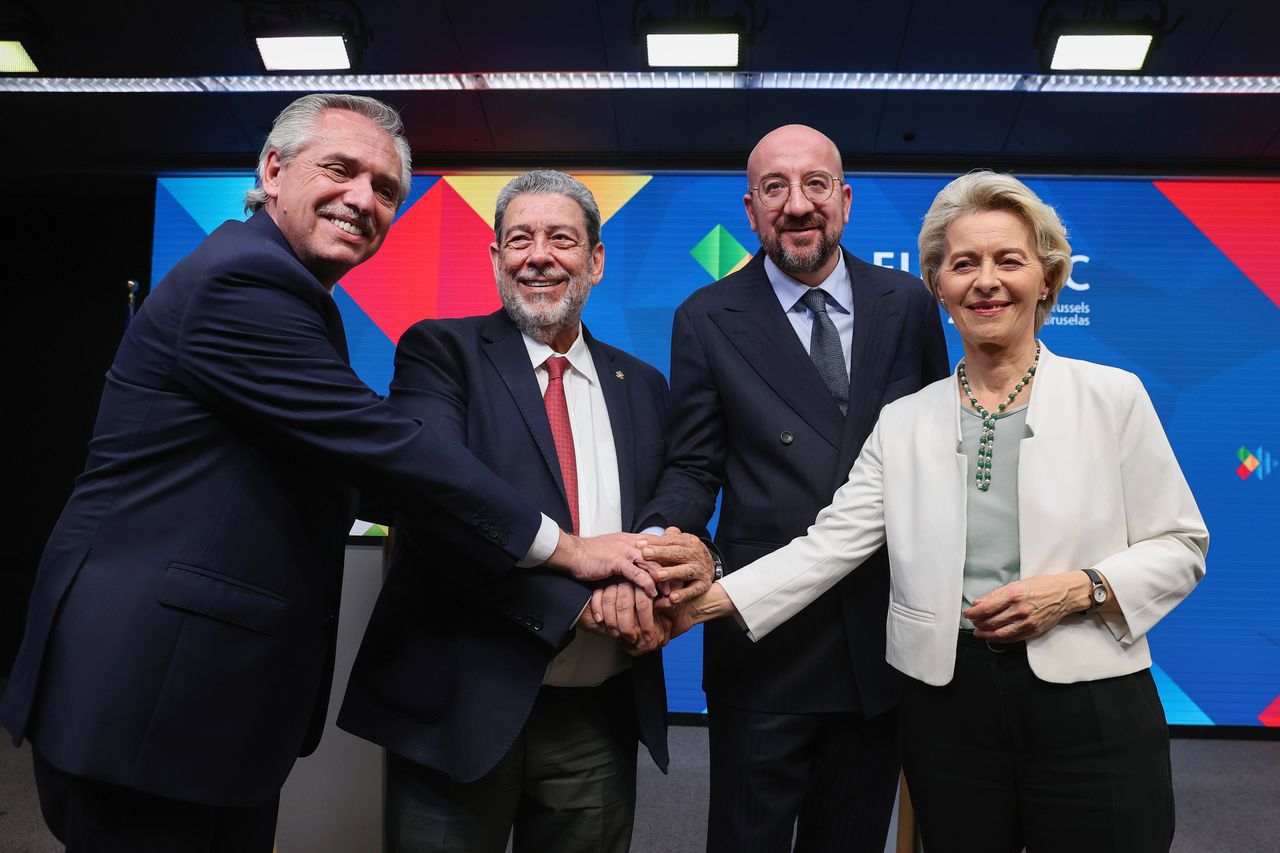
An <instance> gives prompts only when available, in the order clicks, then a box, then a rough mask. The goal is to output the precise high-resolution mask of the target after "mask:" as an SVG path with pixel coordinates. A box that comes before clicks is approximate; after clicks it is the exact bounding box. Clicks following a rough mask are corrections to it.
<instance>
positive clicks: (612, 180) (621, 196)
mask: <svg viewBox="0 0 1280 853" xmlns="http://www.w3.org/2000/svg"><path fill="white" fill-rule="evenodd" d="M574 177H575V178H577V179H578V180H580V181H582V183H584V184H586V187H587V189H589V190H591V194H592V195H593V196H595V197H596V204H597V205H599V207H600V224H601V225H603V224H604V223H606V222H608V221H609V218H610V217H611V216H613V215H614V214H615V213H617V212H618V211H619V210H622V208H623V206H624V205H625V204H626V203H627V202H629V201H631V199H632V197H633V196H635V194H636V193H638V192H640V190H641V188H642V187H644V185H645V184H647V183H649V181H651V180H653V175H574ZM494 201H497V196H496V195H495V196H494Z"/></svg>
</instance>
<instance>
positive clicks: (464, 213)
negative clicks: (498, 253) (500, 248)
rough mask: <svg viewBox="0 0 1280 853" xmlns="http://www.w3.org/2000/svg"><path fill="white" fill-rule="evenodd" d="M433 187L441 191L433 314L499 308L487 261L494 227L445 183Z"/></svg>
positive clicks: (463, 314) (462, 314)
mask: <svg viewBox="0 0 1280 853" xmlns="http://www.w3.org/2000/svg"><path fill="white" fill-rule="evenodd" d="M433 189H438V190H439V191H440V216H441V234H440V240H439V244H438V245H437V246H436V247H435V249H434V251H435V252H436V253H437V254H438V256H439V258H440V286H439V290H438V291H437V293H436V315H435V316H437V317H469V316H471V315H472V314H490V313H492V312H494V311H496V310H498V309H499V308H500V307H502V300H500V299H499V298H498V288H497V286H496V285H495V284H494V283H493V265H492V263H490V261H489V244H490V243H492V242H493V229H492V228H490V227H489V223H487V222H485V221H484V220H483V219H482V218H480V215H479V214H477V213H476V212H475V210H474V209H473V208H472V207H471V205H470V204H468V203H467V201H466V200H465V199H464V198H463V197H462V196H460V195H458V191H457V190H455V189H454V188H453V187H451V186H449V184H448V183H447V182H445V181H440V182H439V183H437V184H436V186H435V187H434V188H433Z"/></svg>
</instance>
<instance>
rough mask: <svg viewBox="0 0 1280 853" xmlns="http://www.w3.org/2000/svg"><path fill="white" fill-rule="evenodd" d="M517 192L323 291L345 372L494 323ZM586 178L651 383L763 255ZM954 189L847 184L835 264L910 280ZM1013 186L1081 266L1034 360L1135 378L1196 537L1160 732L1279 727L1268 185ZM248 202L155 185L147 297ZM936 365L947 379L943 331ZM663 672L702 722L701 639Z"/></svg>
mask: <svg viewBox="0 0 1280 853" xmlns="http://www.w3.org/2000/svg"><path fill="white" fill-rule="evenodd" d="M510 177H511V176H510V175H479V174H448V175H419V176H417V177H415V178H414V183H413V191H412V194H411V196H410V198H409V201H408V203H407V204H406V205H405V206H404V208H403V209H402V210H401V212H400V214H399V216H398V218H397V220H396V222H395V225H394V226H393V227H392V229H391V233H390V235H389V236H388V237H387V241H386V243H385V244H384V246H383V248H382V250H381V251H380V252H379V253H378V255H377V256H375V257H374V258H373V259H372V260H370V261H369V262H367V263H365V264H364V265H363V266H361V267H359V268H357V269H355V270H354V271H352V272H351V274H350V275H348V276H347V277H346V278H345V279H343V281H342V282H341V283H340V285H339V286H338V287H337V288H336V289H335V297H336V299H337V301H338V303H339V305H340V307H341V309H342V315H343V319H344V321H345V324H346V328H347V336H348V338H349V342H350V350H351V356H352V363H353V365H354V366H355V368H356V370H357V371H358V372H359V373H360V375H361V376H362V377H363V378H364V379H365V381H366V382H368V383H369V385H370V386H372V387H373V388H374V389H375V390H377V391H378V392H379V393H386V389H387V385H388V383H389V382H390V379H391V372H392V354H393V352H394V348H395V342H396V341H397V340H398V339H399V337H400V334H401V333H402V332H403V331H404V330H405V329H406V328H408V327H409V326H410V325H411V324H413V323H414V322H416V321H417V320H419V319H422V318H424V317H454V316H463V315H468V314H480V313H488V312H490V311H493V310H495V309H497V308H498V307H499V304H500V303H499V301H498V297H497V294H496V291H495V288H494V283H493V275H492V272H491V269H490V266H489V255H488V245H489V243H490V241H491V240H492V239H493V233H492V230H491V229H492V219H493V206H494V200H495V199H496V197H497V193H498V190H499V189H500V188H501V186H502V185H503V184H504V183H506V181H507V180H508V179H509V178H510ZM579 177H580V178H581V179H582V180H583V181H584V182H585V183H586V184H587V185H588V186H590V187H591V189H592V191H593V192H594V193H595V196H596V198H597V200H598V202H599V204H600V208H601V212H602V214H603V217H604V222H605V224H604V229H603V238H602V239H603V242H604V244H605V248H606V253H607V254H606V262H605V275H604V280H603V282H602V283H601V285H600V286H599V287H597V288H596V289H595V290H594V291H593V293H592V295H591V298H590V302H589V303H588V305H587V309H586V314H585V320H586V323H587V325H588V326H589V327H590V329H591V331H592V333H593V334H594V335H595V336H596V337H598V338H600V339H601V340H604V341H607V342H609V343H611V344H614V345H615V346H618V347H621V348H623V349H626V350H628V351H630V352H632V353H634V354H635V355H637V356H639V357H641V358H643V359H645V360H647V361H649V362H651V363H652V364H654V365H656V366H657V367H659V368H660V369H661V370H663V371H664V372H665V371H667V369H668V365H669V352H668V345H669V336H670V329H671V317H672V314H673V313H674V311H675V309H676V307H677V306H678V305H679V304H680V302H681V301H682V300H683V299H684V298H685V297H686V296H687V295H688V294H689V293H691V292H692V291H693V290H695V289H697V288H699V287H702V286H703V285H706V284H709V283H710V282H712V281H715V280H716V279H718V278H720V277H722V276H724V275H725V274H727V273H729V272H731V271H732V270H734V269H737V268H738V267H740V266H741V265H743V264H744V263H745V262H746V261H747V260H748V259H749V258H750V257H751V255H752V253H754V252H755V251H756V249H757V248H758V243H757V242H756V240H755V235H754V234H752V232H751V230H750V229H749V228H748V226H747V221H746V217H745V215H744V213H743V209H742V193H743V189H744V185H745V179H744V177H743V176H742V175H725V174H709V173H662V174H583V175H579ZM947 179H948V178H947V177H946V176H940V175H939V176H871V175H851V176H849V183H850V185H851V186H852V188H853V211H852V214H851V221H850V223H849V225H848V226H847V228H846V230H845V235H844V245H845V247H846V248H848V249H849V250H850V251H852V252H853V253H854V254H856V255H858V256H859V257H861V258H863V259H864V260H867V261H869V262H873V263H877V264H882V265H885V266H892V267H897V268H901V269H905V270H909V271H910V272H912V273H917V274H918V272H919V265H918V263H917V258H916V251H915V245H916V232H917V230H918V227H919V223H920V219H921V217H922V216H923V214H924V212H925V210H926V209H927V207H928V205H929V202H930V201H931V200H932V198H933V196H934V194H935V193H936V192H937V190H938V189H939V188H941V186H942V185H943V184H944V183H945V182H946V180H947ZM1028 183H1030V185H1031V186H1032V187H1033V188H1034V189H1035V190H1036V192H1038V193H1039V194H1040V195H1041V197H1043V198H1044V199H1045V200H1046V201H1048V202H1049V203H1051V204H1053V205H1054V206H1055V207H1057V209H1058V211H1059V212H1060V213H1061V215H1062V217H1063V219H1064V220H1065V222H1066V223H1067V226H1068V228H1069V229H1070V232H1071V242H1072V246H1073V249H1074V252H1075V271H1074V273H1073V276H1072V280H1071V282H1070V283H1069V284H1068V285H1067V287H1066V288H1065V289H1064V291H1063V294H1062V297H1061V300H1060V301H1059V304H1058V307H1057V308H1056V310H1055V311H1054V313H1053V315H1052V316H1051V317H1050V319H1049V323H1048V324H1047V325H1046V326H1045V328H1044V331H1043V334H1042V337H1043V339H1044V340H1045V342H1046V343H1047V344H1048V345H1049V346H1050V347H1051V348H1052V349H1053V350H1054V351H1055V352H1057V353H1059V354H1062V355H1067V356H1073V357H1077V358H1085V359H1090V360H1093V361H1097V362H1101V363H1103V364H1110V365H1114V366H1116V367H1120V368H1124V369H1126V370H1131V371H1133V372H1135V373H1137V374H1138V375H1139V376H1140V377H1142V380H1143V382H1145V383H1146V387H1147V389H1148V391H1149V392H1150V394H1151V397H1152V399H1153V400H1154V401H1155V405H1156V408H1157V410H1158V411H1159V413H1160V417H1161V420H1162V421H1163V423H1164V426H1165V429H1166V430H1167V431H1168V434H1169V439H1170V441H1171V442H1172V444H1173V448H1174V451H1175V452H1176V453H1177V455H1178V458H1179V460H1180V461H1181V463H1182V468H1183V471H1184V472H1185V474H1186V476H1187V479H1188V481H1189V482H1190V483H1191V488H1192V490H1193V491H1194V493H1195V495H1196V498H1197V500H1198V501H1199V503H1200V508H1201V511H1202V512H1203V513H1204V517H1205V520H1206V522H1207V523H1208V526H1209V531H1210V535H1211V540H1212V541H1211V546H1210V550H1209V572H1208V576H1207V577H1206V579H1205V581H1204V582H1203V583H1202V584H1201V585H1200V586H1199V588H1198V589H1197V590H1196V591H1195V592H1194V593H1193V594H1192V595H1191V597H1190V598H1188V599H1187V601H1186V602H1184V603H1183V604H1182V605H1181V606H1180V607H1178V608H1177V609H1176V610H1175V611H1174V612H1173V613H1172V614H1171V615H1170V616H1169V617H1168V618H1166V619H1165V620H1164V621H1163V622H1161V623H1160V625H1159V626H1157V628H1156V629H1155V630H1154V631H1153V632H1152V634H1151V647H1152V651H1153V654H1154V657H1155V666H1154V667H1153V672H1154V674H1155V677H1156V682H1157V684H1158V685H1159V688H1160V694H1161V698H1162V699H1163V701H1164V705H1165V709H1166V711H1167V713H1168V718H1169V721H1170V722H1171V723H1174V724H1188V725H1232V726H1264V725H1265V726H1280V554H1278V552H1277V548H1276V530H1277V529H1278V528H1280V525H1278V523H1277V520H1278V519H1280V394H1278V393H1277V389H1280V213H1278V212H1277V211H1280V181H1207V180H1177V179H1173V180H1159V181H1150V180H1134V179H1080V178H1042V179H1037V180H1031V181H1029V182H1028ZM250 186H252V175H250V174H247V173H246V174H239V175H226V174H221V175H218V176H183V177H166V178H161V179H159V181H158V184H157V188H156V221H155V243H154V247H155V248H154V258H153V266H152V279H151V280H152V282H153V283H155V282H159V281H160V279H161V278H162V277H163V276H164V274H165V273H166V272H167V271H168V269H169V268H170V267H171V266H172V265H173V264H174V263H176V262H177V261H178V260H179V259H180V258H181V257H182V256H183V255H185V254H186V253H187V252H188V251H190V250H191V249H192V248H193V247H194V246H195V245H196V244H197V243H198V242H199V241H200V240H201V239H203V238H204V236H205V235H206V234H207V233H209V232H210V231H212V230H213V229H214V228H215V227H217V226H218V225H219V224H220V223H221V222H222V221H223V220H225V219H230V218H243V215H244V214H243V212H242V200H243V197H244V191H245V189H247V188H248V187H250ZM948 344H949V347H950V352H951V356H952V361H953V362H954V361H955V360H958V358H959V357H960V354H961V350H960V343H959V340H958V338H957V337H956V335H955V333H954V330H953V329H951V328H948ZM676 404H677V405H678V401H676ZM1049 485H1051V484H1049ZM1062 523H1063V524H1070V523H1071V519H1070V517H1069V516H1065V515H1064V517H1063V519H1062ZM666 665H667V679H668V680H667V683H668V691H669V697H670V707H671V710H672V711H677V712H693V713H697V712H701V711H702V710H704V708H705V698H704V696H703V694H702V691H701V688H700V681H701V636H700V634H699V633H698V632H696V631H695V632H691V633H690V634H689V635H687V636H685V637H682V638H680V639H679V640H677V641H676V642H675V643H673V644H672V645H671V646H670V647H669V648H668V650H667V652H666Z"/></svg>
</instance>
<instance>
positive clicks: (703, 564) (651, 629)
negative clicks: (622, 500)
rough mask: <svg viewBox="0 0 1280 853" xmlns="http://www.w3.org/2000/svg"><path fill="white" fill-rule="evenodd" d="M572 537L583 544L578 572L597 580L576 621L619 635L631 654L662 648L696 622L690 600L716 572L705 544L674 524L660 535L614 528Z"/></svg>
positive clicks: (578, 575) (581, 577) (584, 578)
mask: <svg viewBox="0 0 1280 853" xmlns="http://www.w3.org/2000/svg"><path fill="white" fill-rule="evenodd" d="M573 541H574V542H575V543H576V545H575V547H577V548H580V549H583V550H582V551H581V552H580V554H579V555H578V556H579V559H578V561H577V564H576V566H575V568H574V570H573V575H574V577H576V578H578V579H579V580H582V581H587V582H595V583H597V584H598V585H597V587H596V589H595V591H594V592H593V593H592V595H591V601H590V603H589V604H588V605H587V607H586V608H585V609H584V610H583V612H582V615H581V616H580V617H579V618H578V627H580V628H583V629H584V630H587V631H591V632H593V633H596V634H601V635H604V636H608V637H615V638H617V639H618V640H619V641H620V642H621V643H622V644H623V646H624V648H625V649H626V651H627V653H628V654H631V655H643V654H647V653H649V652H651V651H654V650H655V649H660V648H662V647H663V646H664V645H666V644H667V642H669V641H670V640H671V639H672V638H674V637H676V636H679V635H680V634H682V633H684V631H687V630H688V629H689V627H690V626H691V625H692V624H693V622H692V620H691V618H690V617H689V615H688V613H687V612H686V611H687V605H688V603H689V602H691V601H693V600H694V599H697V598H698V597H699V596H701V595H703V594H704V593H705V592H707V590H708V589H710V588H711V583H712V581H713V580H714V577H715V563H714V562H713V561H712V559H711V554H710V552H709V551H708V550H707V546H706V545H705V544H703V542H702V540H701V539H699V538H698V537H696V536H694V535H693V534H690V533H682V532H680V529H679V528H676V527H668V528H667V529H666V530H665V531H663V532H662V534H661V535H658V536H653V535H644V534H638V533H610V534H607V535H604V536H593V537H590V538H586V539H576V540H573ZM618 578H622V580H618Z"/></svg>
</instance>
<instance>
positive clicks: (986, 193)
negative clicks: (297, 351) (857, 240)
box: [918, 169, 1071, 332]
mask: <svg viewBox="0 0 1280 853" xmlns="http://www.w3.org/2000/svg"><path fill="white" fill-rule="evenodd" d="M988 210H1007V211H1009V212H1010V213H1013V214H1015V215H1017V217H1018V218H1019V219H1021V220H1022V221H1023V222H1025V223H1026V224H1027V227H1028V228H1030V229H1031V234H1032V237H1033V242H1034V243H1035V251H1036V257H1037V259H1038V260H1039V261H1040V265H1041V266H1042V267H1044V271H1045V283H1046V284H1048V285H1049V293H1048V295H1047V296H1045V298H1044V300H1043V301H1041V302H1038V303H1036V331H1037V332H1039V331H1040V327H1041V326H1043V325H1044V321H1045V318H1046V317H1048V316H1049V312H1050V311H1052V310H1053V306H1054V304H1055V303H1056V302H1057V301H1058V294H1059V293H1060V292H1061V291H1062V287H1063V285H1065V284H1066V283H1067V279H1069V278H1071V244H1070V243H1068V242H1067V229H1066V227H1065V226H1063V224H1062V220H1061V219H1059V218H1058V212H1057V211H1056V210H1054V209H1053V208H1052V207H1050V206H1049V205H1047V204H1045V203H1044V202H1043V201H1041V200H1040V197H1039V196H1038V195H1036V194H1035V193H1034V192H1032V191H1031V188H1030V187H1028V186H1027V185H1026V184H1024V183H1023V182H1022V181H1020V180H1018V179H1017V178H1015V177H1014V176H1013V175H1006V174H1003V173H1001V172H992V171H989V170H986V169H983V170H979V171H974V172H970V173H969V174H967V175H961V176H960V177H958V178H956V179H955V180H954V181H952V182H951V183H949V184H947V185H946V186H945V187H943V188H942V191H941V192H939V193H938V195H937V197H936V198H935V199H934V200H933V204H931V205H930V206H929V212H928V213H926V214H925V215H924V223H923V224H922V225H921V226H920V237H919V240H918V245H919V250H920V276H921V278H923V279H924V283H925V286H926V287H928V288H929V292H930V293H932V294H933V297H934V299H937V298H938V271H939V269H940V268H941V266H942V256H943V254H945V252H946V245H947V229H948V228H950V227H951V224H952V223H953V222H955V221H956V220H957V219H959V218H960V217H962V216H967V215H968V214H971V213H985V212H986V211H988Z"/></svg>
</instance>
